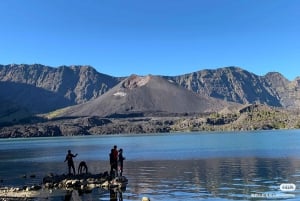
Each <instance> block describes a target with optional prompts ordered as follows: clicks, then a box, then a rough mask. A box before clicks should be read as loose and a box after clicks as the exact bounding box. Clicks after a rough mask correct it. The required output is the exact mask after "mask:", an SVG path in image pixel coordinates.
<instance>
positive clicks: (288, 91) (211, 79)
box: [0, 64, 300, 121]
mask: <svg viewBox="0 0 300 201" xmlns="http://www.w3.org/2000/svg"><path fill="white" fill-rule="evenodd" d="M299 89H300V78H299V77H298V78H296V79H295V80H293V81H289V80H287V79H286V78H285V77H284V76H282V75H281V74H280V73H278V72H270V73H268V74H266V75H265V76H258V75H255V74H253V73H251V72H248V71H246V70H244V69H241V68H239V67H225V68H219V69H216V70H201V71H197V72H192V73H187V74H185V75H178V76H167V75H164V76H153V75H147V76H137V75H131V76H129V77H124V78H121V77H114V76H110V75H105V74H102V73H99V72H97V71H96V70H95V69H94V68H92V67H90V66H69V67H68V66H61V67H58V68H53V67H48V66H44V65H39V64H35V65H15V64H12V65H0V104H1V110H0V121H1V119H6V120H7V119H15V120H18V119H19V118H21V116H22V117H24V112H25V111H26V112H27V113H28V114H40V113H48V112H52V111H55V110H57V109H62V108H65V107H68V108H65V109H63V110H59V112H58V113H57V114H58V116H89V115H90V116H109V115H113V114H124V113H126V114H130V113H140V112H143V113H147V112H148V113H157V112H158V113H166V112H167V113H192V112H195V113H201V112H212V111H220V110H222V109H224V108H229V107H234V106H238V105H239V104H249V103H250V104H251V103H261V104H266V105H269V106H276V107H282V108H286V109H295V108H299V106H300V93H299ZM70 106H71V107H70ZM21 111H22V115H21ZM26 112H25V113H26ZM25 116H26V115H25Z"/></svg>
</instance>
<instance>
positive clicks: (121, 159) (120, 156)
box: [119, 149, 125, 176]
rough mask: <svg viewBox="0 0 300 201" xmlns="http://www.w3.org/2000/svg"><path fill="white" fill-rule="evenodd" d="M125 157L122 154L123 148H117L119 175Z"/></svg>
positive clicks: (121, 172) (121, 171)
mask: <svg viewBox="0 0 300 201" xmlns="http://www.w3.org/2000/svg"><path fill="white" fill-rule="evenodd" d="M124 160H125V157H124V156H123V149H120V150H119V167H120V176H122V174H123V161H124Z"/></svg>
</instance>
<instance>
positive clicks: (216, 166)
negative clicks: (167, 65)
mask: <svg viewBox="0 0 300 201" xmlns="http://www.w3.org/2000/svg"><path fill="white" fill-rule="evenodd" d="M298 133H299V130H287V131H264V132H241V133H209V134H206V133H177V134H158V135H118V136H88V137H60V138H29V139H2V140H0V179H2V180H3V181H2V182H1V183H0V185H1V186H16V185H20V186H22V185H31V184H37V183H40V182H41V180H42V178H43V176H45V174H47V173H50V172H53V173H57V174H61V173H66V172H67V167H66V164H65V163H64V162H63V161H64V158H65V154H66V152H67V150H68V149H71V150H72V151H73V153H78V154H79V155H78V157H77V158H75V163H76V162H77V163H79V161H81V160H85V161H87V163H88V166H89V171H90V172H92V173H99V172H104V171H106V170H108V169H109V164H108V153H109V151H110V149H111V148H112V146H113V145H114V144H117V145H118V146H119V148H123V149H124V156H125V157H126V160H125V164H124V166H125V167H124V175H125V176H126V177H127V178H128V179H129V183H128V186H127V188H126V191H124V192H122V193H121V192H109V191H106V190H104V189H95V190H93V192H92V193H88V194H82V195H81V198H82V200H111V201H112V200H116V199H117V200H124V201H125V200H141V198H142V197H143V196H147V197H150V198H151V200H152V201H153V200H163V201H167V200H176V201H177V200H178V201H179V200H217V201H225V200H226V201H227V200H300V191H299V187H300V157H299V156H300V135H299V134H298ZM20 167H21V168H20ZM25 174H26V175H30V174H35V175H36V178H29V177H28V176H27V178H22V176H23V175H25ZM282 183H293V184H295V185H296V186H297V188H296V190H295V191H292V192H284V191H281V190H280V188H279V186H280V185H281V184H282ZM67 197H68V196H66V195H62V196H59V197H51V198H49V199H47V200H53V201H54V200H55V201H56V200H67V199H66V198H67Z"/></svg>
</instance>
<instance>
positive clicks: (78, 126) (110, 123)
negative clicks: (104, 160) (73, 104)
mask: <svg viewBox="0 0 300 201" xmlns="http://www.w3.org/2000/svg"><path fill="white" fill-rule="evenodd" d="M299 128H300V111H299V110H298V111H287V110H283V109H278V108H273V107H269V106H265V105H249V106H246V107H244V108H241V109H240V110H238V111H235V112H232V113H211V114H202V115H199V114H198V115H191V116H177V117H176V116H171V117H170V116H166V117H128V118H101V117H80V118H74V117H73V118H62V119H54V120H51V121H47V122H41V123H35V124H20V125H14V126H10V127H0V138H8V137H10V138H12V137H50V136H72V135H107V134H120V133H123V134H129V133H131V134H140V133H162V132H163V133H168V132H191V131H245V130H270V129H299Z"/></svg>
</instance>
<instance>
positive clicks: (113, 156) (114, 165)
mask: <svg viewBox="0 0 300 201" xmlns="http://www.w3.org/2000/svg"><path fill="white" fill-rule="evenodd" d="M118 155H119V153H118V149H117V145H114V148H113V149H111V152H110V154H109V161H110V175H111V176H113V177H116V176H118Z"/></svg>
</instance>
